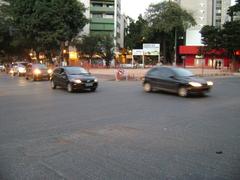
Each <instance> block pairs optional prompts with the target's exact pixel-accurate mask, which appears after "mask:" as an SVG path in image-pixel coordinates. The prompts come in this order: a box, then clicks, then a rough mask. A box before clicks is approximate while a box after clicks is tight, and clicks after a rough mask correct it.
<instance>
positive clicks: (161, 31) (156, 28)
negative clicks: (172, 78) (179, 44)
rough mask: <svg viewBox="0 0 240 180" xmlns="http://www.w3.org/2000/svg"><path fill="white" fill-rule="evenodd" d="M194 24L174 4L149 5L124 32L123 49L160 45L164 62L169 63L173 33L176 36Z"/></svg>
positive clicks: (185, 13) (190, 16)
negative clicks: (144, 16) (152, 44)
mask: <svg viewBox="0 0 240 180" xmlns="http://www.w3.org/2000/svg"><path fill="white" fill-rule="evenodd" d="M195 24H196V22H195V20H194V18H193V17H192V15H191V14H189V13H188V12H187V11H185V10H183V9H181V7H180V6H179V5H178V4H176V3H174V2H162V3H157V4H151V5H150V6H149V8H148V9H147V12H146V19H144V18H143V17H142V16H139V17H138V20H137V21H136V22H134V21H133V20H132V21H131V22H130V25H129V26H128V28H127V30H126V32H127V36H126V39H125V47H126V48H129V49H133V48H142V44H143V43H160V44H161V54H162V55H163V56H164V57H165V60H166V61H165V62H167V61H168V62H171V60H172V59H173V52H174V45H175V44H174V38H175V31H176V32H177V33H178V35H182V34H183V32H184V31H185V30H186V29H187V28H188V27H190V26H192V25H195Z"/></svg>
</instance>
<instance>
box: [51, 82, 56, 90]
mask: <svg viewBox="0 0 240 180" xmlns="http://www.w3.org/2000/svg"><path fill="white" fill-rule="evenodd" d="M56 87H57V86H56V84H55V83H54V81H51V88H52V89H56Z"/></svg>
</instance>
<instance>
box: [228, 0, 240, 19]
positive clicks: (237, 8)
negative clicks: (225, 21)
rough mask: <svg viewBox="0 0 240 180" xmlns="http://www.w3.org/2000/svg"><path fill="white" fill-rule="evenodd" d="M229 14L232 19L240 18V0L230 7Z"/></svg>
mask: <svg viewBox="0 0 240 180" xmlns="http://www.w3.org/2000/svg"><path fill="white" fill-rule="evenodd" d="M228 15H229V16H230V17H231V21H234V19H238V20H239V19H240V0H236V4H235V5H233V6H231V7H229V9H228Z"/></svg>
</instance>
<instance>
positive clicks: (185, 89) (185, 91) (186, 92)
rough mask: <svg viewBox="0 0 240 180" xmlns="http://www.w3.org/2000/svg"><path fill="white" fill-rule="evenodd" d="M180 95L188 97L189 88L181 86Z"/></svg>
mask: <svg viewBox="0 0 240 180" xmlns="http://www.w3.org/2000/svg"><path fill="white" fill-rule="evenodd" d="M178 95H179V96H181V97H186V96H187V95H188V91H187V88H185V87H179V89H178Z"/></svg>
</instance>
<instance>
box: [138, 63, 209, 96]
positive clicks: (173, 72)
mask: <svg viewBox="0 0 240 180" xmlns="http://www.w3.org/2000/svg"><path fill="white" fill-rule="evenodd" d="M212 86H213V82H212V81H206V80H204V79H203V78H199V77H196V76H195V75H194V74H193V73H192V72H191V71H189V70H186V69H183V68H177V67H167V66H161V67H154V68H152V69H150V70H149V71H148V72H147V73H146V75H145V77H144V80H143V88H144V91H146V92H151V91H154V90H163V91H168V92H173V93H177V94H178V95H179V96H182V97H185V96H187V95H189V94H191V93H197V94H204V93H206V92H209V91H210V90H211V88H212Z"/></svg>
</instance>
